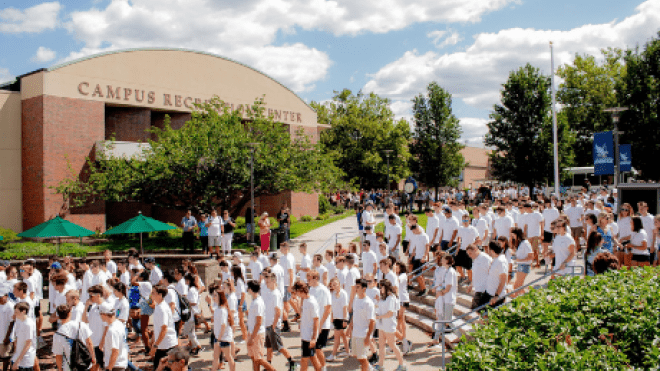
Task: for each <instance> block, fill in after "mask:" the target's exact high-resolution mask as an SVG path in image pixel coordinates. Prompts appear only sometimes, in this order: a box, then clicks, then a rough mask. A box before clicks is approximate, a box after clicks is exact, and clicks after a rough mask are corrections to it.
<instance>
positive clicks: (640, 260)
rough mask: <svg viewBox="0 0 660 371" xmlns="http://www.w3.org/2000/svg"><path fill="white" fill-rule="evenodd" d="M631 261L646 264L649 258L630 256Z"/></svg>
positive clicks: (645, 256)
mask: <svg viewBox="0 0 660 371" xmlns="http://www.w3.org/2000/svg"><path fill="white" fill-rule="evenodd" d="M632 260H633V261H636V262H640V263H648V262H649V261H650V260H651V257H650V256H648V255H638V254H632Z"/></svg>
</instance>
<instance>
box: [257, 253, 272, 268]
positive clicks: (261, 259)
mask: <svg viewBox="0 0 660 371" xmlns="http://www.w3.org/2000/svg"><path fill="white" fill-rule="evenodd" d="M257 260H259V263H261V266H262V267H264V268H265V267H270V259H269V258H268V256H267V255H259V259H257Z"/></svg>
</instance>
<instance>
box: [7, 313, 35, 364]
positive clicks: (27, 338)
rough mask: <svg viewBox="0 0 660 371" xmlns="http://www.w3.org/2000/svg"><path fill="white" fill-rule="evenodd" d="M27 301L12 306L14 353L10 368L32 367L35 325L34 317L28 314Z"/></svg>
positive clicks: (33, 362)
mask: <svg viewBox="0 0 660 371" xmlns="http://www.w3.org/2000/svg"><path fill="white" fill-rule="evenodd" d="M31 309H32V308H30V305H29V304H28V303H25V302H22V303H18V304H16V306H15V307H14V316H15V317H16V322H15V324H14V344H15V348H14V349H15V350H14V355H13V356H12V357H11V361H12V363H13V367H12V369H16V368H26V369H32V368H33V367H34V364H35V359H36V356H37V348H36V346H37V325H36V324H35V322H34V319H32V318H30V317H29V316H28V314H29V312H30V310H31Z"/></svg>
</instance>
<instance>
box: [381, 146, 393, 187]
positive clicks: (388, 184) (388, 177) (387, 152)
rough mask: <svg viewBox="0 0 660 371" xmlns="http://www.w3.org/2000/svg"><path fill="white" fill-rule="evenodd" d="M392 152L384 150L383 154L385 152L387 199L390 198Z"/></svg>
mask: <svg viewBox="0 0 660 371" xmlns="http://www.w3.org/2000/svg"><path fill="white" fill-rule="evenodd" d="M392 151H393V150H391V149H386V150H384V151H383V152H385V156H387V197H390V153H392Z"/></svg>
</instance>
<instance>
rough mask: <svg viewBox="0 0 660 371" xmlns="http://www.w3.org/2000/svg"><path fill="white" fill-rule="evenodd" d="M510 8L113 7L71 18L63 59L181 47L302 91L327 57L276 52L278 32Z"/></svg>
mask: <svg viewBox="0 0 660 371" xmlns="http://www.w3.org/2000/svg"><path fill="white" fill-rule="evenodd" d="M515 1H516V0H442V1H438V0H412V1H411V0H385V1H380V0H363V1H359V2H356V1H335V0H245V1H240V2H236V1H231V0H218V1H208V0H187V1H181V0H130V1H129V0H113V1H111V2H110V3H109V4H108V5H107V6H106V7H105V8H92V9H89V10H85V11H77V12H73V13H72V14H71V16H70V21H69V22H68V23H67V25H66V27H67V29H68V30H69V31H70V32H71V33H72V34H73V35H74V36H75V37H76V38H77V39H79V40H80V41H82V42H83V44H84V46H83V47H82V49H80V50H79V51H78V52H74V53H71V54H70V55H69V56H68V57H67V59H72V58H75V57H80V56H85V55H89V54H90V53H93V52H99V51H108V50H116V49H123V48H136V47H149V46H159V47H163V46H167V47H184V48H189V49H197V50H204V51H208V52H213V53H217V54H220V55H223V56H227V57H231V58H233V59H236V60H239V61H241V62H243V63H246V64H248V65H251V66H255V67H257V68H259V69H261V70H263V71H264V72H266V73H268V74H269V75H271V76H273V77H274V78H276V79H278V80H280V81H281V82H282V83H284V84H285V85H287V86H289V87H291V88H292V89H294V90H296V91H305V90H310V89H313V88H314V84H315V83H316V82H317V81H319V80H322V79H324V78H325V77H326V75H327V73H328V69H329V67H330V65H331V61H330V58H329V57H328V55H327V54H326V53H325V52H323V51H319V50H317V49H315V48H311V47H308V46H306V45H304V44H300V43H298V44H294V45H277V46H276V45H273V42H274V41H275V39H276V36H277V34H278V33H279V32H281V33H284V34H291V33H295V32H296V29H297V28H301V29H305V30H321V31H326V32H330V33H332V34H334V35H355V34H359V33H367V32H372V33H385V32H389V31H392V30H398V29H402V28H404V27H406V26H409V25H410V24H413V23H416V22H428V21H431V22H445V23H453V22H477V21H479V20H480V17H481V16H482V15H483V14H485V13H487V12H492V11H495V10H498V9H501V8H502V7H504V6H506V5H507V4H510V3H513V2H515ZM447 42H449V43H451V42H452V41H451V40H450V41H447Z"/></svg>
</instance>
